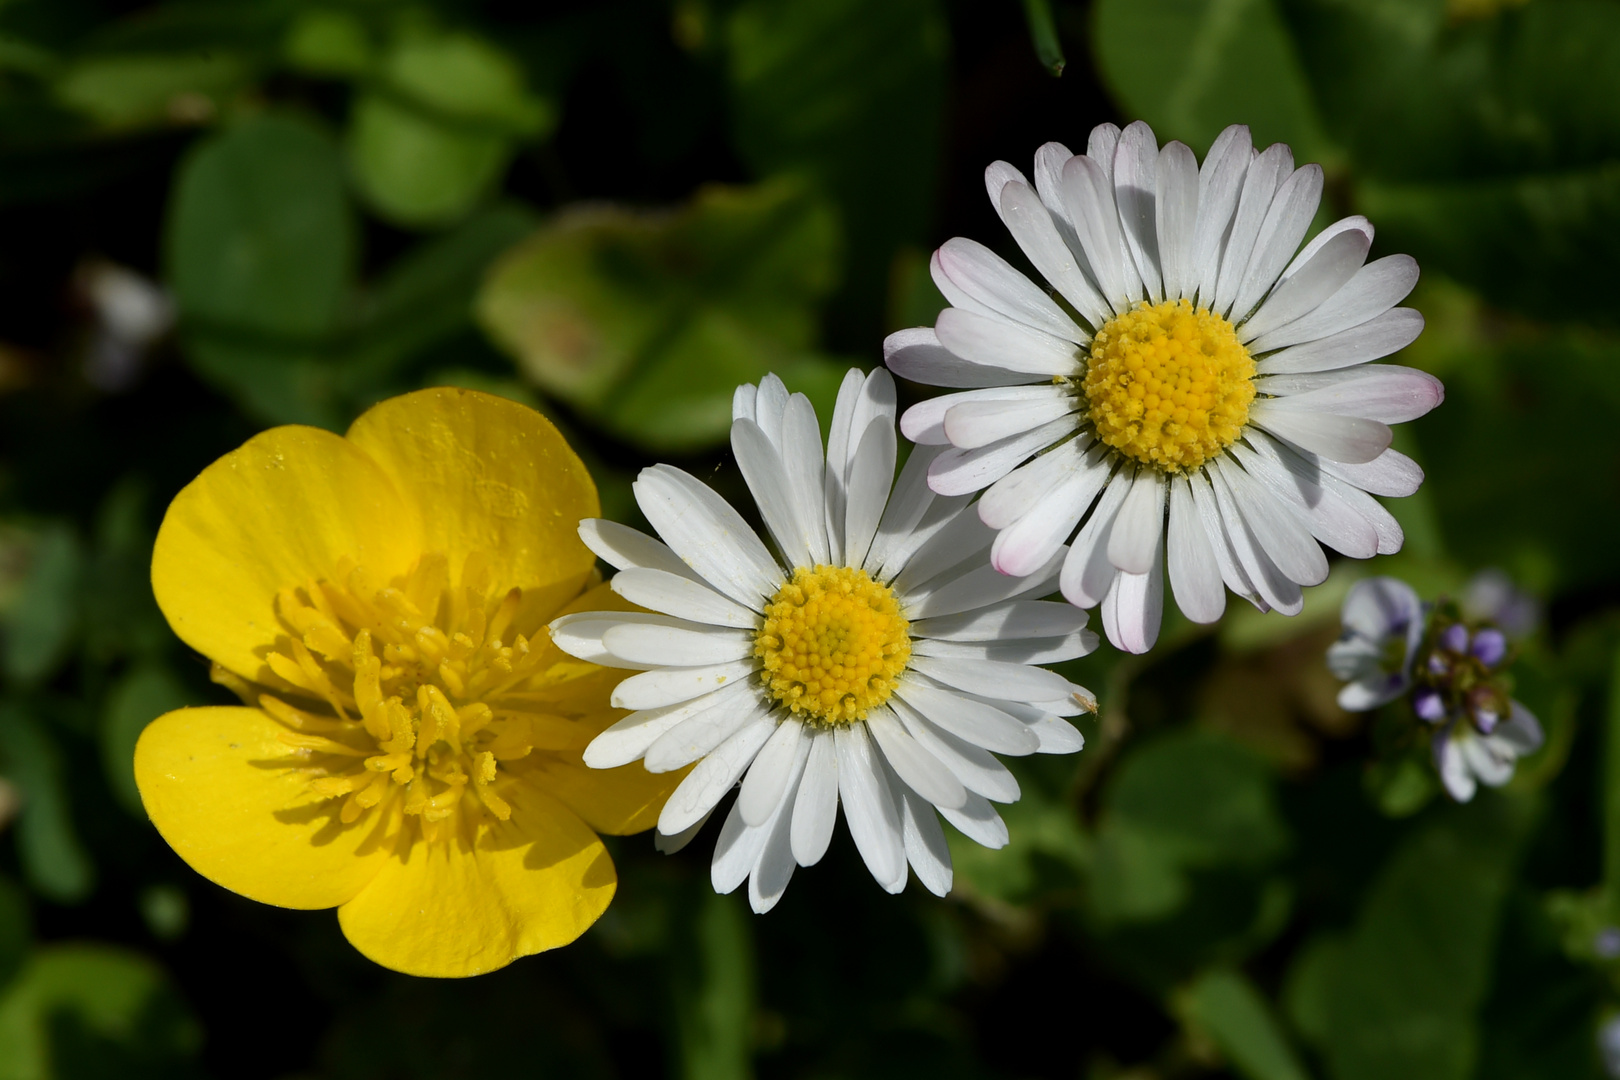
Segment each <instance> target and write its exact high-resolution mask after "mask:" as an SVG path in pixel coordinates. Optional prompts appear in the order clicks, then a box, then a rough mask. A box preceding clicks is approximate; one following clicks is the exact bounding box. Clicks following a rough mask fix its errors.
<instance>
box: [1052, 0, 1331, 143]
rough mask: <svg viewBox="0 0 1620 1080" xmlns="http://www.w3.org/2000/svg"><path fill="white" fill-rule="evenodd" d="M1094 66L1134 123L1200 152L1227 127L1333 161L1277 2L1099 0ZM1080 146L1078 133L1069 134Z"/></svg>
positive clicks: (1080, 134)
mask: <svg viewBox="0 0 1620 1080" xmlns="http://www.w3.org/2000/svg"><path fill="white" fill-rule="evenodd" d="M1095 11H1096V20H1097V21H1096V34H1095V36H1094V38H1093V49H1094V51H1095V53H1096V60H1097V68H1098V70H1099V71H1100V72H1101V74H1102V76H1103V78H1104V80H1105V81H1106V82H1107V83H1108V86H1109V88H1110V89H1111V90H1113V92H1114V94H1115V95H1116V96H1117V97H1118V98H1119V99H1120V102H1121V104H1123V105H1124V107H1125V110H1126V112H1127V114H1128V115H1129V116H1130V118H1132V119H1136V118H1140V119H1143V120H1146V121H1147V122H1148V123H1150V124H1152V125H1153V127H1154V130H1155V132H1156V133H1157V134H1158V136H1159V138H1160V140H1161V141H1164V140H1169V139H1180V140H1181V141H1182V142H1185V143H1187V144H1188V145H1190V146H1192V147H1193V149H1194V150H1196V151H1197V152H1199V153H1202V152H1203V150H1204V149H1205V148H1206V147H1207V146H1209V144H1210V143H1212V142H1214V141H1215V136H1216V135H1219V134H1220V132H1221V129H1222V128H1225V127H1226V126H1227V125H1229V124H1248V125H1249V127H1250V128H1251V129H1253V132H1254V138H1255V143H1256V144H1257V145H1259V146H1265V145H1266V144H1267V143H1270V142H1274V141H1280V142H1286V143H1288V144H1289V145H1290V146H1291V147H1292V148H1293V150H1294V154H1295V157H1296V158H1297V159H1298V160H1299V161H1301V162H1305V161H1330V160H1332V159H1333V158H1334V157H1335V154H1334V152H1333V149H1332V146H1331V144H1330V142H1329V140H1328V138H1327V136H1326V134H1325V133H1324V132H1323V127H1322V122H1321V119H1320V116H1319V114H1318V112H1317V108H1316V104H1315V102H1314V100H1313V96H1312V91H1311V87H1310V85H1309V83H1308V82H1307V81H1306V78H1305V66H1304V64H1303V63H1302V62H1301V58H1300V56H1299V53H1298V49H1297V46H1296V44H1295V42H1294V41H1293V39H1292V38H1291V37H1290V35H1289V33H1288V28H1287V24H1286V23H1284V21H1283V18H1282V14H1281V12H1280V10H1279V6H1278V3H1277V0H1098V3H1097V5H1096V8H1095ZM1074 137H1075V138H1078V139H1081V140H1083V139H1084V138H1085V135H1084V133H1083V132H1077V133H1075V136H1074Z"/></svg>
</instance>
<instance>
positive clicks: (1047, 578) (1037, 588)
mask: <svg viewBox="0 0 1620 1080" xmlns="http://www.w3.org/2000/svg"><path fill="white" fill-rule="evenodd" d="M1065 554H1066V552H1065V551H1064V550H1063V549H1062V548H1059V549H1058V550H1057V552H1056V553H1055V554H1053V556H1052V561H1051V562H1049V563H1047V564H1046V565H1045V566H1043V567H1041V568H1040V569H1039V570H1037V571H1035V572H1034V573H1033V574H1030V575H1029V576H1028V577H1023V578H1015V577H1008V576H1007V575H1006V574H1003V573H1001V572H1000V571H999V570H997V569H996V568H995V567H993V566H990V565H989V564H984V565H981V566H977V567H975V568H974V569H972V570H969V571H967V572H966V573H964V574H961V575H959V576H953V577H952V579H951V580H949V581H941V582H939V583H938V584H937V585H936V584H934V583H928V584H929V588H928V590H927V591H923V590H922V589H918V590H917V591H915V592H908V593H906V594H905V595H904V596H903V597H902V600H903V602H904V604H905V606H906V618H908V619H927V618H931V617H934V616H939V615H955V614H956V613H957V612H959V611H968V610H970V609H972V608H981V607H989V606H990V605H991V604H999V603H1001V602H1002V601H1004V600H1012V599H1014V598H1016V597H1020V596H1040V595H1043V594H1044V593H1046V592H1048V591H1050V589H1051V585H1052V581H1053V579H1054V578H1056V576H1057V573H1058V571H1059V569H1060V568H1061V567H1062V564H1063V556H1064V555H1065ZM897 591H898V590H897ZM640 677H641V676H639V675H637V676H634V678H638V679H639V678H640Z"/></svg>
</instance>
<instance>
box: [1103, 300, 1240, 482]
mask: <svg viewBox="0 0 1620 1080" xmlns="http://www.w3.org/2000/svg"><path fill="white" fill-rule="evenodd" d="M1082 389H1083V391H1084V393H1085V397H1086V402H1087V404H1088V405H1089V406H1090V414H1089V415H1090V417H1091V422H1092V423H1093V424H1094V425H1096V428H1097V436H1098V438H1100V439H1102V441H1103V442H1105V443H1107V444H1108V445H1109V446H1112V447H1113V448H1114V449H1116V450H1118V451H1119V452H1120V453H1122V454H1124V455H1125V456H1127V457H1130V458H1134V459H1136V460H1137V461H1140V462H1142V463H1143V464H1145V465H1152V466H1154V467H1155V468H1158V469H1162V470H1164V471H1165V472H1182V471H1185V470H1189V469H1196V468H1198V466H1200V465H1202V464H1203V463H1204V462H1206V461H1208V460H1209V459H1210V458H1212V457H1214V456H1215V455H1216V454H1219V453H1220V452H1221V451H1222V450H1224V449H1226V448H1227V447H1228V446H1230V445H1232V443H1233V442H1234V441H1235V440H1236V439H1237V437H1238V435H1239V434H1240V433H1241V432H1242V430H1243V425H1244V424H1245V423H1247V422H1248V419H1249V402H1251V401H1253V400H1254V360H1253V359H1251V358H1250V356H1249V350H1247V349H1245V348H1244V347H1243V345H1242V343H1241V342H1239V341H1238V339H1237V331H1236V330H1235V329H1234V328H1233V327H1232V324H1231V323H1229V322H1227V321H1226V320H1225V319H1223V318H1221V317H1220V316H1219V315H1214V314H1211V313H1210V312H1209V311H1208V310H1207V309H1205V308H1198V309H1196V310H1194V308H1193V306H1192V303H1191V302H1190V301H1187V300H1166V301H1165V302H1164V303H1162V304H1151V305H1150V304H1146V303H1142V304H1138V305H1137V306H1136V307H1135V308H1134V309H1133V310H1131V311H1127V312H1126V313H1125V314H1123V315H1116V316H1114V317H1113V318H1112V319H1110V320H1108V322H1107V323H1106V324H1105V325H1104V326H1103V328H1102V329H1101V330H1099V331H1098V332H1097V337H1096V340H1094V341H1093V342H1092V345H1091V357H1090V361H1089V362H1088V364H1087V365H1086V374H1085V378H1084V381H1083V383H1082Z"/></svg>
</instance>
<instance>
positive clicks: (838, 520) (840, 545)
mask: <svg viewBox="0 0 1620 1080" xmlns="http://www.w3.org/2000/svg"><path fill="white" fill-rule="evenodd" d="M865 390H866V376H865V375H862V374H861V372H860V371H859V370H858V369H855V368H851V369H850V370H849V371H848V372H846V373H845V374H844V381H843V383H842V384H841V385H840V386H839V387H838V402H837V404H836V405H834V406H833V415H832V422H831V425H830V426H829V427H828V429H827V469H826V473H825V476H826V481H827V501H826V507H827V544H828V547H829V548H831V558H832V561H833V562H834V563H842V562H843V558H844V501H845V492H844V480H845V477H844V469H845V466H846V465H847V464H848V462H849V451H850V438H851V437H852V436H851V430H852V429H851V425H853V424H854V422H855V413H856V411H857V406H856V403H857V401H858V400H859V399H860V397H861V395H862V394H863V393H864V392H865ZM868 422H870V421H868ZM865 430H866V426H865V424H862V426H861V427H860V428H859V429H857V430H855V431H854V434H853V437H854V438H857V439H858V438H860V436H861V433H862V432H864V431H865Z"/></svg>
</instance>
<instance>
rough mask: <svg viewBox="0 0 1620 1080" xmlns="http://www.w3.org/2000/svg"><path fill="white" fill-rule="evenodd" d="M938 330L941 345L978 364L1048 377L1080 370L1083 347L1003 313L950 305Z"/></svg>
mask: <svg viewBox="0 0 1620 1080" xmlns="http://www.w3.org/2000/svg"><path fill="white" fill-rule="evenodd" d="M934 333H935V334H936V335H937V336H938V337H939V342H940V344H941V345H944V346H945V347H946V348H947V349H949V350H950V351H951V352H953V353H955V354H956V355H957V356H960V357H961V358H962V359H964V360H971V361H973V362H974V363H976V364H987V365H990V366H992V367H1000V368H1008V369H1010V370H1012V371H1024V372H1028V373H1029V374H1031V375H1047V376H1050V375H1073V374H1074V373H1075V372H1076V371H1077V370H1079V364H1080V349H1079V346H1077V345H1075V344H1074V343H1073V342H1069V341H1064V340H1063V339H1062V338H1060V337H1054V336H1052V335H1051V334H1048V333H1046V332H1045V331H1042V330H1036V329H1034V328H1032V327H1028V326H1023V325H1021V324H1019V323H1015V322H1012V321H1011V320H1009V319H1003V318H1001V317H999V316H995V315H979V314H975V313H974V312H971V311H965V310H963V309H962V308H946V309H945V310H944V311H942V312H940V313H939V317H938V318H937V319H935V320H934Z"/></svg>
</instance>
